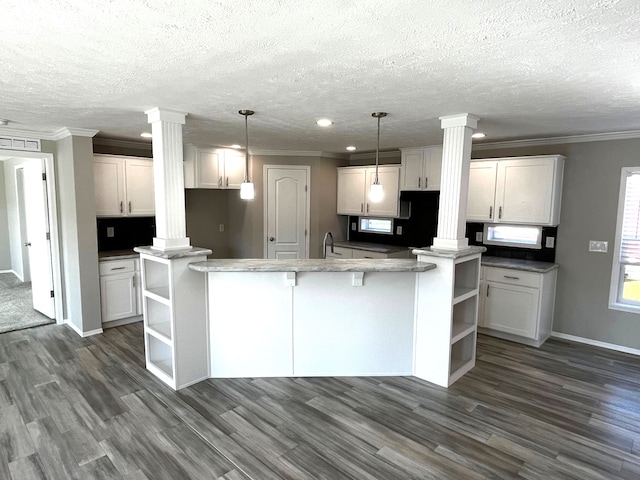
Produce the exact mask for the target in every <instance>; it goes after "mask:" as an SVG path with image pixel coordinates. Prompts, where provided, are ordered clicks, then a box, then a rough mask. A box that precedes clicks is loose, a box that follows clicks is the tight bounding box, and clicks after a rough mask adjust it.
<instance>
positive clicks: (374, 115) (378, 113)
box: [371, 112, 388, 185]
mask: <svg viewBox="0 0 640 480" xmlns="http://www.w3.org/2000/svg"><path fill="white" fill-rule="evenodd" d="M387 115H388V114H387V113H386V112H373V113H372V114H371V116H372V117H374V118H377V119H378V144H377V146H376V178H375V180H374V181H373V184H374V185H377V184H378V183H380V182H378V156H379V155H380V119H381V118H384V117H386V116H387Z"/></svg>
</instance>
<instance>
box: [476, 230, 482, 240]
mask: <svg viewBox="0 0 640 480" xmlns="http://www.w3.org/2000/svg"><path fill="white" fill-rule="evenodd" d="M476 242H482V232H476Z"/></svg>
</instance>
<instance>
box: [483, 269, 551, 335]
mask: <svg viewBox="0 0 640 480" xmlns="http://www.w3.org/2000/svg"><path fill="white" fill-rule="evenodd" d="M556 275H557V270H552V271H549V272H544V273H539V272H525V271H521V270H514V269H506V268H497V267H488V266H485V267H484V280H483V282H482V288H481V290H482V294H483V295H484V298H483V301H482V308H483V311H482V315H481V318H482V322H481V323H480V326H481V327H484V328H485V329H487V330H486V331H483V333H488V334H490V335H494V336H498V337H502V338H506V339H508V340H513V341H519V342H522V343H526V344H528V345H533V346H536V347H538V346H540V345H542V343H544V341H545V340H546V339H547V338H548V337H549V335H550V334H551V329H552V326H553V309H554V303H555V285H556Z"/></svg>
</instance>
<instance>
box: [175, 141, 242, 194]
mask: <svg viewBox="0 0 640 480" xmlns="http://www.w3.org/2000/svg"><path fill="white" fill-rule="evenodd" d="M244 163H245V158H244V153H243V152H240V151H237V150H230V149H224V148H199V147H195V146H193V145H187V146H186V147H185V151H184V173H185V179H184V186H185V188H214V189H239V188H240V184H242V182H243V181H244Z"/></svg>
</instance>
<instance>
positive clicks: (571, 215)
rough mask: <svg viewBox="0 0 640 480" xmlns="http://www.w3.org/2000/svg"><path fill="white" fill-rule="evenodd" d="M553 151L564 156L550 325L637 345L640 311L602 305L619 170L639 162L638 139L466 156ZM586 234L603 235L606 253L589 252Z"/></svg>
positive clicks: (612, 239)
mask: <svg viewBox="0 0 640 480" xmlns="http://www.w3.org/2000/svg"><path fill="white" fill-rule="evenodd" d="M554 153H559V154H562V155H564V156H565V157H567V159H566V161H565V170H564V185H563V194H562V207H561V216H560V225H559V227H558V238H557V247H556V262H557V263H559V264H560V270H559V271H558V286H557V296H556V308H555V320H554V326H553V330H554V331H556V332H561V333H565V334H569V335H575V336H578V337H584V338H588V339H592V340H598V341H601V342H607V343H612V344H615V345H621V346H626V347H630V348H635V349H640V315H638V314H633V313H625V312H620V311H617V310H610V309H609V308H608V300H609V286H610V281H611V267H612V264H613V263H612V262H613V245H614V242H615V230H616V215H617V209H618V194H619V189H620V170H621V168H622V167H628V166H639V165H640V139H633V140H618V141H603V142H588V143H573V144H563V145H549V146H540V147H522V148H508V149H495V150H481V151H474V152H473V153H472V157H473V158H490V157H500V156H518V155H538V154H554ZM589 240H605V241H608V242H609V253H606V254H602V253H589V252H588V241H589Z"/></svg>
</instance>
